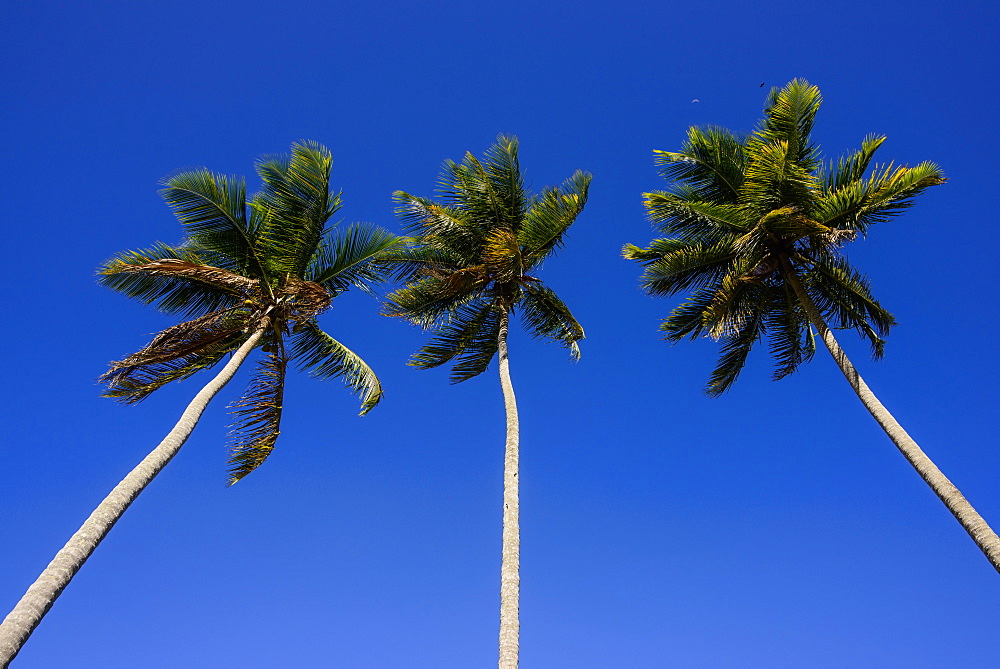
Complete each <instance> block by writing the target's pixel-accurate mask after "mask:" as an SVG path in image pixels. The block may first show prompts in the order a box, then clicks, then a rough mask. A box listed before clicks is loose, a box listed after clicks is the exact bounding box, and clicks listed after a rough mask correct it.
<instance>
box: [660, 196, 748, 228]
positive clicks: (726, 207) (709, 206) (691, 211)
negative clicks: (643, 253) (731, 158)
mask: <svg viewBox="0 0 1000 669" xmlns="http://www.w3.org/2000/svg"><path fill="white" fill-rule="evenodd" d="M691 195H693V193H692V194H691ZM642 197H643V200H644V204H645V206H646V210H647V211H648V212H649V220H650V221H652V222H653V225H655V226H656V228H657V229H658V230H659V231H660V232H661V233H663V234H665V235H677V236H678V237H681V238H682V239H704V238H705V237H710V238H713V239H714V238H717V237H719V236H720V235H727V234H729V235H732V234H734V233H738V232H743V231H745V230H746V229H747V228H748V227H749V225H750V224H751V223H752V221H748V220H746V214H745V213H744V211H743V210H742V209H741V208H740V207H738V206H736V205H730V204H716V203H714V202H704V201H701V200H691V199H688V198H687V197H685V196H679V195H678V194H677V193H667V192H664V191H658V192H655V193H643V194H642Z"/></svg>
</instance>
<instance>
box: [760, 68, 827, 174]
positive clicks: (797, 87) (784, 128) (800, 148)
mask: <svg viewBox="0 0 1000 669" xmlns="http://www.w3.org/2000/svg"><path fill="white" fill-rule="evenodd" d="M822 103H823V96H822V95H820V92H819V88H817V87H816V86H813V85H812V84H810V83H809V82H808V81H806V80H805V79H793V80H792V81H790V82H788V84H787V85H786V86H785V87H784V88H780V89H779V88H777V87H775V88H772V89H771V93H770V95H769V96H768V99H767V105H766V108H765V110H764V118H763V119H762V120H761V122H760V126H759V127H758V129H757V132H755V133H754V135H753V136H754V137H756V138H758V139H759V140H760V142H761V143H762V144H765V145H767V144H772V145H773V144H777V143H785V144H787V146H788V149H787V153H788V156H789V158H790V159H791V160H792V161H794V162H795V163H796V164H797V165H798V166H799V167H801V168H802V169H803V170H805V171H806V172H813V171H814V170H816V169H817V168H818V167H819V166H820V161H819V151H818V149H817V148H816V147H815V146H813V145H812V143H811V142H810V140H809V134H810V133H811V132H812V128H813V124H814V123H815V121H816V112H818V111H819V107H820V105H821V104H822ZM748 143H751V142H748Z"/></svg>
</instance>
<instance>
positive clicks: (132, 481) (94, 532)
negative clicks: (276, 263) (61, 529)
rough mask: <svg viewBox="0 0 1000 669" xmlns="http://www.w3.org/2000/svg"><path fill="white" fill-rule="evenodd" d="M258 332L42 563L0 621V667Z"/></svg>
mask: <svg viewBox="0 0 1000 669" xmlns="http://www.w3.org/2000/svg"><path fill="white" fill-rule="evenodd" d="M262 334H263V330H258V331H257V332H255V333H253V334H252V335H251V336H250V337H249V338H248V339H247V340H246V341H245V342H244V343H243V345H242V346H240V347H239V349H237V350H236V352H235V353H234V354H233V357H232V358H231V359H230V360H229V362H228V363H226V366H225V367H223V368H222V370H221V371H220V372H219V373H218V374H216V375H215V378H214V379H212V380H211V381H210V382H209V383H208V385H206V386H205V387H204V388H202V389H201V391H200V392H199V393H198V394H197V395H195V397H194V399H193V400H191V403H190V404H188V406H187V408H186V409H185V410H184V413H183V414H181V417H180V420H178V421H177V424H176V425H174V428H173V429H172V430H171V431H170V432H169V434H167V436H166V437H164V438H163V441H161V442H160V444H159V446H157V447H156V448H154V449H153V450H152V451H151V452H150V453H149V455H147V456H146V457H145V458H144V459H143V461H142V462H140V463H139V464H138V465H137V466H136V468H135V469H133V470H132V471H131V472H129V473H128V475H127V476H126V477H125V478H124V479H122V481H121V483H119V484H118V485H117V486H115V488H114V490H112V491H111V493H110V494H109V495H108V496H107V497H105V498H104V501H102V502H101V503H100V504H99V505H98V506H97V509H95V510H94V512H93V513H92V514H90V517H89V518H87V520H86V521H85V522H84V523H83V525H82V526H81V527H80V529H79V530H77V532H76V534H74V535H73V536H72V537H71V538H70V540H69V541H68V542H67V543H66V545H65V546H63V547H62V549H61V550H60V551H59V552H58V553H56V556H55V558H54V559H53V560H52V562H50V563H49V566H48V567H46V568H45V571H43V572H42V574H41V576H39V577H38V579H37V580H36V581H35V582H34V583H33V584H32V585H31V587H29V588H28V591H27V592H26V593H25V594H24V596H23V597H22V598H21V601H19V602H18V603H17V605H16V606H15V607H14V609H13V610H12V611H11V612H10V614H8V615H7V617H6V618H5V619H4V621H3V623H2V624H0V668H2V669H6V667H7V665H8V664H10V661H11V660H13V659H14V657H15V656H16V655H17V654H18V652H20V650H21V647H22V646H23V645H24V642H25V641H27V640H28V637H29V636H31V633H32V632H33V631H35V628H36V627H37V626H38V623H40V622H41V621H42V617H43V616H45V614H46V612H48V610H49V609H50V608H51V607H52V604H53V603H54V602H55V600H56V598H57V597H59V595H60V594H61V593H62V591H63V589H64V588H65V587H66V586H67V585H68V584H69V582H70V580H71V579H72V578H73V576H74V575H75V574H76V572H78V571H79V570H80V567H82V566H83V563H84V562H86V561H87V558H89V557H90V555H91V553H93V552H94V549H96V548H97V546H98V544H100V543H101V541H102V540H103V539H104V537H105V536H107V534H108V532H110V531H111V528H112V527H114V525H115V523H117V522H118V519H119V518H121V517H122V514H124V513H125V510H126V509H128V507H129V506H130V505H131V504H132V502H133V501H135V498H136V497H138V496H139V493H141V492H142V491H143V490H144V489H145V487H146V486H147V485H149V483H150V481H152V480H153V478H154V477H155V476H156V475H157V474H159V473H160V471H161V470H162V469H163V468H164V467H165V466H166V465H167V463H168V462H170V460H171V459H172V458H173V457H174V456H175V455H176V454H177V451H179V450H180V448H181V446H183V445H184V442H185V441H187V438H188V437H189V436H190V435H191V432H192V431H193V430H194V427H195V425H197V424H198V419H199V418H200V417H201V414H202V412H203V411H204V410H205V407H207V406H208V403H209V401H211V399H212V398H213V397H214V396H215V394H216V393H218V392H219V391H220V390H221V389H222V388H223V386H225V385H226V384H227V383H228V382H229V380H230V379H231V378H233V374H235V373H236V370H237V369H239V367H240V365H241V364H242V363H243V361H244V360H245V359H246V357H247V355H248V354H249V353H250V351H251V350H253V347H254V345H255V344H256V343H257V341H258V340H259V339H260V337H261V335H262Z"/></svg>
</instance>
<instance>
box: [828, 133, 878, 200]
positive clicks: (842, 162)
mask: <svg viewBox="0 0 1000 669" xmlns="http://www.w3.org/2000/svg"><path fill="white" fill-rule="evenodd" d="M884 141H885V136H884V135H868V136H867V137H865V138H864V139H863V140H862V141H861V148H860V149H858V150H857V151H855V152H854V153H853V154H851V155H850V156H847V157H841V158H840V159H839V160H838V161H837V162H836V163H833V162H830V163H828V164H827V165H825V166H823V167H822V168H821V169H820V170H819V172H818V174H817V177H818V178H819V181H820V183H822V184H823V192H824V194H825V193H828V192H830V191H833V190H836V189H838V188H843V187H844V186H847V185H848V184H851V183H853V182H855V181H860V180H862V179H864V176H865V172H867V171H868V165H869V164H870V163H871V161H872V158H873V157H874V156H875V152H876V151H877V150H878V148H879V147H880V146H882V142H884Z"/></svg>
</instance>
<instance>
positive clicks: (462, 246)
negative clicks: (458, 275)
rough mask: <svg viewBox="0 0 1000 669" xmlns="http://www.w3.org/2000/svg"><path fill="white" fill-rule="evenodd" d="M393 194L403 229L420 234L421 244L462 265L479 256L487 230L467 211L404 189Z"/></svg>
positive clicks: (473, 260) (397, 214)
mask: <svg viewBox="0 0 1000 669" xmlns="http://www.w3.org/2000/svg"><path fill="white" fill-rule="evenodd" d="M392 197H393V200H395V201H396V216H397V217H399V219H400V221H401V222H402V224H403V228H404V229H405V230H408V231H409V232H411V233H414V234H417V235H419V236H420V239H421V245H422V246H428V247H432V248H436V249H439V250H440V251H441V252H443V253H447V254H448V255H451V256H454V257H455V258H456V259H459V261H460V262H461V263H462V264H465V263H469V262H475V261H476V260H477V259H478V257H479V251H480V249H481V247H482V245H483V242H484V241H485V239H486V235H487V234H488V231H486V230H484V229H482V227H481V226H480V225H478V224H477V223H476V222H475V221H474V220H471V217H470V216H469V213H468V212H466V211H463V210H462V209H460V208H457V207H447V206H444V205H441V204H438V203H436V202H434V201H433V200H431V199H429V198H424V197H417V196H416V195H410V194H409V193H404V192H403V191H396V192H395V193H393V194H392Z"/></svg>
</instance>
